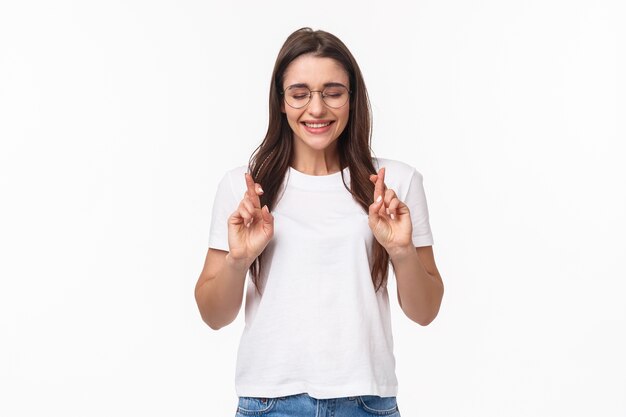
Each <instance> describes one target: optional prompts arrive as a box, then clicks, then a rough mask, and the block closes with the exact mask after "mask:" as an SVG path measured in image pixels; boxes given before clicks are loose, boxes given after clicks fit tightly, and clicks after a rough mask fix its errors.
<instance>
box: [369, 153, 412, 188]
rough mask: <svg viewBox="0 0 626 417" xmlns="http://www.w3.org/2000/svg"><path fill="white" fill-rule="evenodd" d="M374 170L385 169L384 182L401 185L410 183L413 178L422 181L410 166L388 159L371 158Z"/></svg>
mask: <svg viewBox="0 0 626 417" xmlns="http://www.w3.org/2000/svg"><path fill="white" fill-rule="evenodd" d="M372 162H373V163H374V168H376V170H377V171H378V170H379V169H380V168H385V182H386V183H388V184H397V185H401V184H404V183H406V182H407V181H411V179H412V178H413V177H417V178H418V179H422V174H421V173H420V172H419V171H418V170H417V169H416V168H415V167H414V166H412V165H410V164H408V163H406V162H403V161H399V160H397V159H390V158H373V159H372Z"/></svg>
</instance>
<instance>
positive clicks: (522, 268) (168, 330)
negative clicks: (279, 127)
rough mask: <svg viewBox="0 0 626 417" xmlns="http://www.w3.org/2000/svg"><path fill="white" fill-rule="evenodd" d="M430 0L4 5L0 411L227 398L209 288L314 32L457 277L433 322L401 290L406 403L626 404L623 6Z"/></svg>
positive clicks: (462, 412) (106, 412)
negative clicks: (359, 77)
mask: <svg viewBox="0 0 626 417" xmlns="http://www.w3.org/2000/svg"><path fill="white" fill-rule="evenodd" d="M413 3H414V4H413V5H411V6H408V2H407V3H394V2H389V1H386V2H361V1H359V2H356V1H354V2H339V1H329V2H324V1H319V2H315V3H311V2H295V1H283V2H274V3H271V4H270V3H267V2H252V1H250V2H230V3H227V2H220V3H219V4H214V3H212V2H206V1H128V0H123V1H122V0H116V1H106V2H104V1H102V2H94V1H92V2H87V1H78V0H76V1H68V0H64V1H56V2H45V1H39V2H34V1H4V2H2V3H1V5H0V138H1V145H0V192H1V197H0V198H1V204H0V213H1V215H0V245H1V246H0V251H1V252H0V256H1V260H0V277H1V281H0V332H1V333H0V337H1V342H0V354H1V355H0V415H3V416H39V415H52V416H65V417H67V416H111V415H116V416H148V415H149V416H178V415H180V416H234V413H235V406H236V396H235V391H234V367H235V355H236V349H237V346H238V343H239V336H240V334H241V331H242V329H243V311H242V312H241V314H240V316H239V317H238V318H237V320H236V321H235V322H234V323H233V324H231V325H229V326H227V327H225V328H223V329H221V330H220V331H217V332H215V331H213V330H211V329H210V328H209V327H208V326H206V325H205V324H204V323H203V322H202V320H201V319H200V316H199V313H198V310H197V307H196V305H195V300H194V296H193V290H194V285H195V283H196V280H197V278H198V275H199V273H200V271H201V269H202V265H203V261H204V256H205V254H206V250H207V242H208V230H209V222H210V211H211V207H212V202H213V197H214V193H215V188H216V185H217V181H218V180H219V178H220V177H221V176H222V175H223V174H224V172H225V170H227V169H229V168H232V167H234V166H237V165H243V164H245V163H247V161H248V158H249V156H250V154H251V152H252V151H253V149H254V148H255V147H256V146H257V145H258V144H259V143H260V140H261V139H262V138H263V136H264V134H265V129H266V127H267V97H268V91H269V83H270V74H271V70H272V67H273V63H274V60H275V57H276V54H277V52H278V50H279V48H280V46H281V45H282V43H283V41H284V40H285V38H286V37H287V36H288V35H289V34H290V33H291V32H292V31H293V30H295V29H297V28H299V27H302V26H311V27H313V28H314V29H324V30H327V31H330V32H332V33H334V34H336V35H337V36H339V37H340V38H341V39H342V40H343V41H344V42H345V43H346V44H347V46H348V47H349V48H350V49H351V51H352V52H353V54H354V55H355V57H356V58H357V61H358V62H359V64H360V66H361V69H362V71H363V74H364V76H365V80H366V83H367V86H368V89H369V92H370V96H371V101H372V105H373V111H374V139H373V148H374V151H375V154H376V155H377V156H380V157H388V158H395V159H400V160H403V161H405V162H407V163H410V164H412V165H414V166H415V167H416V168H417V169H418V170H419V171H420V172H421V173H422V174H423V175H424V186H425V189H426V195H427V198H428V203H429V209H430V215H431V227H432V230H433V234H434V239H435V245H434V251H435V257H436V260H437V264H438V266H439V269H440V271H441V274H442V276H443V279H444V283H445V289H446V292H445V296H444V301H443V304H442V308H441V311H440V313H439V316H438V317H437V319H436V320H435V321H434V322H433V323H432V324H431V325H429V326H427V327H420V326H419V325H417V324H415V323H413V322H411V321H410V320H409V319H408V318H406V317H405V316H404V315H403V314H402V312H401V311H400V309H399V308H398V306H397V301H396V300H395V297H393V298H392V302H393V303H392V304H393V311H392V314H393V317H394V321H393V327H394V334H395V352H396V359H397V373H398V378H399V382H400V390H399V394H398V403H399V406H400V410H401V411H402V415H403V417H412V416H430V417H434V416H442V417H443V416H446V417H447V416H480V417H490V416H493V417H496V416H570V417H571V416H589V415H597V416H607V417H608V416H624V415H626V359H625V356H624V352H626V338H625V336H626V335H625V333H626V330H625V329H626V307H625V306H626V303H625V301H624V298H625V295H626V284H625V280H626V267H625V266H624V261H623V255H624V251H625V237H624V236H625V234H626V227H625V226H626V223H625V219H624V213H626V192H625V189H626V187H625V182H626V181H625V180H626V168H625V166H624V165H625V164H624V160H625V156H626V153H625V151H624V149H625V148H624V141H625V139H626V128H625V119H624V116H625V115H626V101H625V99H624V97H626V85H625V84H626V83H625V81H624V79H625V78H624V74H626V54H625V51H626V33H625V30H624V21H626V13H625V7H624V6H623V3H622V2H620V1H613V2H611V1H565V0H563V1H555V0H541V1H499V0H491V1H487V0H486V1H472V2H469V1H461V0H456V1H445V0H443V1H420V2H413ZM390 285H391V289H390V290H391V291H392V292H391V294H393V291H395V286H394V285H393V280H392V284H390ZM338 301H339V300H338Z"/></svg>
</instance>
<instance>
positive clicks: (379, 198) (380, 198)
mask: <svg viewBox="0 0 626 417" xmlns="http://www.w3.org/2000/svg"><path fill="white" fill-rule="evenodd" d="M382 199H383V196H382V195H379V196H378V198H377V199H376V202H377V203H378V202H380V200H382Z"/></svg>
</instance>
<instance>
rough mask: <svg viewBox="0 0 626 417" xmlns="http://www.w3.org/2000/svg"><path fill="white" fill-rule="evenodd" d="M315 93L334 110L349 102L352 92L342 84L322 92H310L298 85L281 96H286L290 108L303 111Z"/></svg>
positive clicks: (328, 87) (291, 87)
mask: <svg viewBox="0 0 626 417" xmlns="http://www.w3.org/2000/svg"><path fill="white" fill-rule="evenodd" d="M313 93H320V95H321V96H322V100H323V101H324V104H326V105H327V106H328V107H331V108H333V109H338V108H340V107H343V106H344V105H345V104H346V103H347V102H348V99H349V98H350V93H352V92H351V91H350V90H348V88H347V87H346V86H344V85H341V84H334V85H329V86H327V87H326V88H324V89H323V90H322V91H316V90H310V89H309V88H308V87H306V86H303V85H299V84H296V85H292V86H289V87H287V88H286V89H285V91H283V92H282V93H281V94H282V95H283V96H285V103H287V104H288V105H289V107H293V108H294V109H301V108H303V107H305V106H306V105H307V104H309V103H310V102H311V98H312V97H313Z"/></svg>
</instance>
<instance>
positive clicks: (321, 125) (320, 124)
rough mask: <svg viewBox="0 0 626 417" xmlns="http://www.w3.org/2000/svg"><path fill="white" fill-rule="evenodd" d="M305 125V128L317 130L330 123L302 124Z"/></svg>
mask: <svg viewBox="0 0 626 417" xmlns="http://www.w3.org/2000/svg"><path fill="white" fill-rule="evenodd" d="M304 124H305V125H306V127H312V128H313V129H318V128H320V127H325V126H328V125H329V124H330V122H328V123H306V122H305V123H304Z"/></svg>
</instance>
